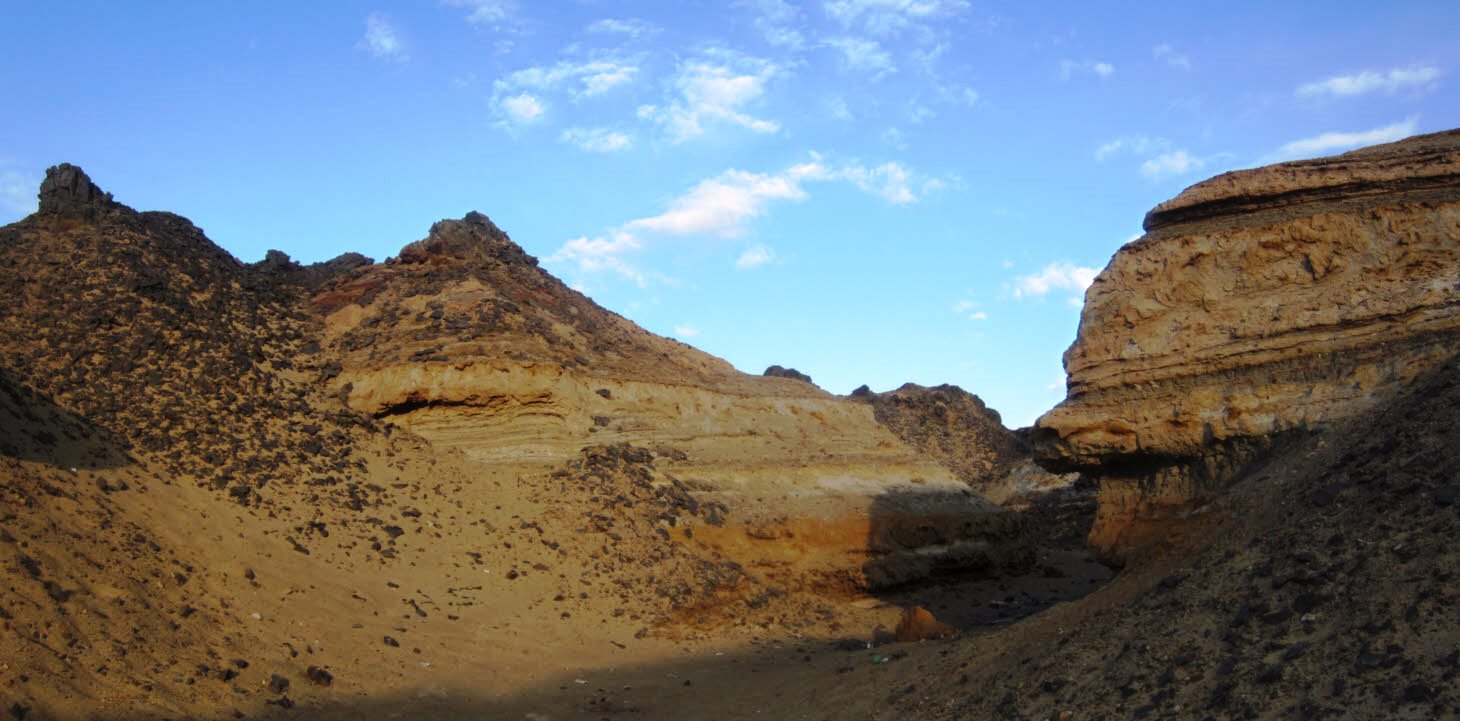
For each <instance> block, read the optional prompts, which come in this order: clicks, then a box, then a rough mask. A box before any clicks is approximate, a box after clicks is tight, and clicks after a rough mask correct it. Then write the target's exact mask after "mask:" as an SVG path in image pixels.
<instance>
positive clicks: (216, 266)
mask: <svg viewBox="0 0 1460 721" xmlns="http://www.w3.org/2000/svg"><path fill="white" fill-rule="evenodd" d="M0 327H3V328H4V329H5V331H6V334H5V338H4V340H3V341H0V432H3V436H0V519H3V523H0V574H3V576H4V578H3V580H4V582H3V583H0V623H3V624H4V628H5V631H6V633H5V634H3V635H0V660H3V661H4V663H6V664H8V666H7V667H6V668H7V669H9V670H0V698H3V699H4V700H5V702H6V705H7V706H6V707H7V708H9V707H10V705H11V704H13V705H14V709H12V710H11V714H12V715H16V714H20V715H22V716H26V717H27V718H32V719H34V718H88V717H91V716H94V715H95V714H96V713H97V712H98V711H99V710H100V709H102V708H110V709H113V710H116V711H117V712H118V713H119V714H120V715H127V716H129V717H131V716H135V717H138V718H147V717H153V716H158V717H161V716H168V717H177V716H179V715H181V716H188V717H197V716H198V715H199V714H200V712H199V711H198V710H199V709H213V710H216V709H219V708H239V709H243V710H245V711H246V712H247V713H246V715H253V714H254V713H255V712H257V711H262V710H264V709H265V708H266V704H274V705H276V706H280V707H282V706H283V705H284V704H285V702H288V703H290V704H292V703H305V702H308V701H309V699H311V698H320V699H322V698H325V697H326V696H329V695H330V694H338V693H345V694H351V693H383V692H393V691H397V690H399V691H401V692H403V693H413V691H410V689H417V688H420V687H421V686H422V685H423V684H426V685H429V684H431V683H438V682H442V683H444V682H450V683H456V684H460V685H470V686H472V687H480V688H484V689H487V691H488V692H490V693H498V692H506V691H508V690H511V689H513V688H518V687H520V686H521V684H523V683H525V680H526V679H530V678H538V679H541V678H544V677H547V676H549V675H551V674H558V673H564V672H569V673H571V672H573V671H572V670H573V669H584V668H593V667H601V666H610V665H614V664H618V663H623V662H624V661H625V660H626V659H630V658H632V659H644V658H649V657H668V656H670V655H671V654H675V653H679V652H680V650H681V649H680V647H679V646H676V645H674V644H673V642H671V641H670V640H668V639H672V638H680V637H683V636H684V635H685V633H687V631H686V629H689V628H693V629H695V631H694V632H695V633H713V634H720V635H719V636H716V638H725V637H726V636H727V635H728V636H731V637H734V636H739V635H746V634H749V635H757V634H758V635H771V636H774V635H777V634H783V635H784V634H790V633H796V634H828V633H831V632H832V629H835V628H840V629H844V631H843V632H845V630H851V629H860V630H862V631H865V632H867V633H870V629H872V628H874V627H876V626H877V625H879V624H891V623H895V621H896V613H897V611H896V609H895V608H893V609H889V610H883V609H877V608H873V607H870V606H867V605H856V606H854V605H849V604H847V603H846V600H847V598H848V596H851V595H857V594H862V593H865V592H867V591H869V590H872V589H875V588H881V587H886V586H892V585H897V584H901V583H905V582H909V581H916V580H919V579H922V578H926V577H927V576H929V575H931V574H935V573H939V572H944V571H949V572H964V571H970V572H977V573H1000V572H1003V571H1004V570H1008V569H1019V568H1022V567H1024V566H1025V565H1026V564H1028V563H1029V562H1030V560H1031V558H1030V557H1031V555H1032V550H1031V547H1030V545H1029V542H1028V540H1027V536H1026V532H1025V528H1024V526H1023V524H1022V522H1021V521H1019V520H1018V519H1017V518H1016V517H1014V516H1012V515H1011V514H1009V513H1007V512H1005V511H1003V510H1002V509H1000V508H998V507H997V506H994V505H993V504H991V503H989V502H987V501H985V500H983V499H982V498H981V497H979V496H977V495H976V494H974V493H973V492H971V491H970V489H969V488H968V485H967V484H966V483H965V482H964V480H965V479H963V478H960V477H955V475H954V474H953V473H951V472H950V471H949V470H947V469H946V468H945V467H944V466H943V465H939V464H938V463H936V462H934V461H932V460H930V459H929V458H927V457H925V456H923V455H921V454H920V453H919V452H918V451H916V450H915V449H914V448H913V447H911V446H909V445H907V444H906V443H904V442H903V441H901V440H899V439H898V438H897V437H896V436H894V435H893V434H892V433H891V432H889V431H888V430H886V429H885V428H884V427H883V426H882V425H880V424H879V423H878V422H877V421H876V419H875V418H874V417H873V412H872V409H871V408H870V406H868V405H867V404H865V403H860V402H856V401H851V400H847V399H842V398H838V397H836V396H832V395H830V394H827V393H825V392H823V391H821V390H820V389H818V388H816V387H815V386H812V385H810V384H808V383H804V382H801V381H797V380H792V379H785V378H763V377H755V376H749V375H745V374H741V373H739V372H737V371H735V370H734V369H733V368H731V367H730V366H729V365H728V364H726V363H724V362H723V361H721V360H719V359H716V358H713V357H711V356H709V355H706V354H704V353H701V352H699V351H697V350H695V349H693V348H690V347H688V346H685V345H683V344H680V343H676V342H674V341H671V340H668V339H664V338H661V337H658V336H655V335H653V334H650V333H647V332H645V331H644V330H642V329H640V328H638V327H637V326H635V325H634V324H632V323H630V322H629V321H627V320H625V319H623V318H621V317H619V316H617V315H614V314H612V313H610V312H608V311H606V310H604V309H602V308H600V307H598V306H597V305H596V304H594V303H593V302H592V301H591V300H589V299H587V298H586V297H584V296H582V295H581V294H579V293H577V292H575V291H572V290H570V289H568V288H566V287H565V286H564V285H563V284H562V283H561V282H559V281H558V280H557V279H555V278H553V277H551V276H550V275H548V274H547V273H545V272H543V271H542V270H541V269H539V268H538V267H537V265H536V262H535V261H534V260H533V259H532V258H530V257H529V256H527V255H526V254H525V253H523V252H522V251H521V249H520V248H518V247H517V246H516V245H515V244H513V243H512V242H511V241H510V240H509V239H508V238H507V236H506V235H505V234H503V233H502V232H501V231H500V230H498V229H496V228H495V227H494V226H493V225H492V224H491V223H490V221H488V220H487V219H486V218H485V217H484V216H481V215H479V214H470V215H468V216H466V217H465V218H464V219H462V220H456V221H443V222H441V223H438V224H436V225H435V226H434V227H433V228H432V231H431V233H430V235H429V236H428V237H427V238H426V239H425V240H423V241H420V242H417V243H413V244H411V245H408V246H406V248H405V249H403V250H402V252H401V254H400V256H399V257H398V258H395V259H392V260H389V261H386V262H383V263H378V264H377V263H372V262H370V261H369V260H368V259H366V258H363V257H361V256H357V255H346V256H341V257H340V258H338V259H336V260H334V261H330V262H328V263H321V264H316V265H312V266H301V265H299V264H296V263H293V262H291V261H289V260H288V258H287V256H285V255H283V254H282V253H278V252H271V253H270V254H269V256H268V257H267V258H265V260H263V261H261V262H259V263H254V264H245V263H241V262H239V261H238V260H236V259H235V258H233V257H232V256H231V255H229V254H228V253H227V252H226V251H224V250H222V249H220V248H219V247H217V246H216V245H214V244H213V243H212V242H211V241H210V240H209V239H208V238H207V237H206V236H205V235H204V234H203V233H202V231H200V230H199V229H198V228H197V227H196V226H194V225H193V224H192V223H191V222H189V221H188V220H186V219H185V218H182V217H180V216H177V215H173V214H170V213H163V212H137V211H134V210H132V209H131V208H128V207H126V206H124V205H121V204H120V203H118V202H116V201H115V200H114V199H113V198H112V196H111V195H109V194H107V193H105V192H103V191H102V190H100V189H99V188H98V187H97V186H96V185H95V184H94V183H92V181H91V180H90V179H89V178H88V177H87V176H86V175H85V173H83V172H81V170H80V169H78V168H75V167H73V166H68V165H62V166H57V167H55V168H52V169H51V171H50V172H49V173H48V174H47V178H46V180H45V183H44V184H43V186H42V188H41V203H40V208H39V210H38V212H37V213H35V214H33V215H31V216H29V217H27V218H25V219H23V220H21V221H19V222H17V223H14V224H12V225H9V226H6V227H4V228H0ZM889 613H890V614H893V615H892V616H891V617H890V618H889V617H888V614H889ZM570 619H571V620H570ZM854 632H856V631H854ZM610 641H611V642H612V643H610ZM502 657H507V658H514V659H528V660H523V661H518V662H514V663H512V664H501V663H497V662H496V661H494V659H500V658H502ZM423 662H425V663H423ZM431 664H434V665H431ZM427 668H430V669H432V670H431V671H429V672H428V671H425V670H424V669H427ZM16 669H23V671H22V672H20V673H19V674H18V675H17V674H16V673H15V670H16ZM443 669H444V670H443ZM565 669H567V671H565ZM320 671H324V672H327V673H326V675H321V673H320ZM427 673H430V674H444V675H443V676H441V677H440V678H437V677H434V676H433V677H432V678H426V676H425V675H424V674H427ZM274 676H279V677H280V678H281V679H283V681H287V682H288V684H292V685H288V684H284V683H282V682H276V681H275V680H274V678H273V677H274ZM441 678H444V679H446V681H440V679H441ZM331 679H333V681H331ZM433 679H434V680H433ZM331 683H332V685H329V684H331ZM15 709H18V710H15ZM209 713H212V712H211V711H210V712H209Z"/></svg>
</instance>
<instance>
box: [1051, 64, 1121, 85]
mask: <svg viewBox="0 0 1460 721" xmlns="http://www.w3.org/2000/svg"><path fill="white" fill-rule="evenodd" d="M1087 73H1088V74H1091V75H1095V76H1098V77H1100V78H1101V79H1104V78H1108V77H1110V76H1111V75H1114V74H1115V66H1114V65H1111V64H1110V63H1107V62H1104V61H1098V60H1079V61H1077V60H1061V61H1060V79H1061V80H1069V79H1070V78H1071V77H1074V76H1075V75H1084V74H1087Z"/></svg>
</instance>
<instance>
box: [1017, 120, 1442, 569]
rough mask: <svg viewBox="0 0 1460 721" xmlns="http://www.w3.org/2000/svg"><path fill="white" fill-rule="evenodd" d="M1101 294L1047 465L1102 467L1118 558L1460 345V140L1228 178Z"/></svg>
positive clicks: (1167, 214) (1185, 198) (1196, 190)
mask: <svg viewBox="0 0 1460 721" xmlns="http://www.w3.org/2000/svg"><path fill="white" fill-rule="evenodd" d="M1145 225H1146V231H1147V232H1146V235H1144V236H1143V237H1141V238H1139V239H1137V240H1135V241H1132V242H1131V243H1130V244H1128V245H1126V246H1125V247H1124V248H1122V249H1121V250H1120V252H1118V253H1117V254H1116V255H1115V257H1114V258H1113V259H1112V260H1111V262H1110V265H1109V266H1107V267H1106V268H1105V270H1104V271H1102V272H1101V273H1100V275H1099V276H1098V277H1097V278H1096V279H1095V282H1094V284H1093V285H1092V286H1091V287H1090V290H1089V291H1088V293H1087V295H1086V302H1085V309H1084V312H1083V314H1082V315H1081V320H1080V328H1079V334H1078V337H1077V338H1076V340H1075V343H1074V345H1072V346H1071V347H1070V349H1069V351H1068V352H1066V354H1065V366H1066V369H1067V370H1068V372H1069V376H1070V379H1069V397H1068V398H1067V399H1066V400H1065V401H1064V402H1063V403H1061V404H1060V405H1059V406H1057V407H1056V408H1055V409H1054V410H1052V411H1050V412H1049V413H1047V414H1046V415H1045V416H1044V417H1042V418H1041V419H1039V421H1038V423H1037V424H1036V427H1035V430H1034V433H1033V443H1034V447H1035V451H1036V454H1037V455H1039V456H1040V457H1041V462H1042V463H1044V464H1045V465H1047V466H1048V467H1050V468H1052V469H1055V470H1059V471H1069V470H1084V471H1090V472H1098V474H1099V475H1100V476H1101V479H1102V480H1101V503H1100V511H1099V518H1098V520H1097V522H1096V527H1095V529H1094V531H1093V533H1092V536H1091V539H1092V541H1093V542H1094V543H1095V544H1096V545H1097V546H1098V547H1100V548H1102V549H1104V551H1105V552H1106V553H1107V554H1108V555H1109V556H1110V557H1111V558H1119V557H1120V556H1122V555H1124V553H1125V552H1126V550H1128V549H1129V547H1131V546H1133V545H1138V544H1139V543H1140V542H1141V541H1142V539H1144V538H1147V537H1150V536H1152V535H1160V534H1161V533H1163V532H1164V529H1166V528H1168V527H1169V526H1170V525H1171V523H1172V522H1179V521H1180V519H1182V518H1184V517H1185V516H1187V515H1188V514H1190V513H1191V512H1193V511H1194V510H1197V509H1200V508H1201V507H1202V506H1203V505H1204V504H1206V503H1208V502H1209V501H1211V500H1212V499H1213V498H1215V497H1216V496H1218V495H1220V493H1221V492H1222V489H1223V488H1224V487H1225V486H1226V484H1227V482H1228V481H1229V480H1230V479H1231V478H1233V477H1234V476H1235V475H1236V474H1237V473H1238V472H1239V471H1240V470H1241V469H1242V468H1243V467H1244V466H1246V465H1247V464H1248V463H1249V462H1251V461H1252V460H1253V459H1255V458H1257V457H1258V456H1260V455H1261V454H1262V453H1263V452H1264V451H1265V449H1267V448H1268V447H1270V446H1271V445H1272V444H1273V443H1274V442H1275V441H1276V440H1277V439H1279V438H1281V437H1282V436H1284V435H1286V434H1290V433H1301V432H1305V431H1311V430H1314V429H1317V428H1322V427H1324V426H1326V425H1327V424H1330V423H1332V422H1335V421H1338V420H1342V419H1346V418H1351V417H1354V416H1355V415H1357V414H1360V413H1364V412H1366V411H1368V410H1370V409H1372V408H1374V407H1375V405H1376V404H1377V403H1379V402H1382V401H1383V400H1385V399H1387V398H1389V397H1391V396H1392V394H1393V393H1394V392H1395V391H1396V390H1398V389H1401V388H1403V387H1405V386H1406V385H1407V384H1408V383H1409V382H1411V381H1412V380H1414V379H1415V378H1417V377H1419V376H1420V375H1422V374H1424V373H1425V372H1427V371H1428V370H1430V369H1432V368H1434V367H1436V366H1437V365H1438V364H1440V363H1442V362H1444V361H1445V360H1446V359H1448V358H1449V357H1450V355H1451V354H1452V353H1453V351H1454V348H1455V347H1456V346H1455V344H1456V339H1457V335H1460V261H1457V256H1456V253H1455V249H1456V247H1457V239H1460V133H1457V132H1455V131H1450V132H1446V133H1437V134H1434V135H1426V136H1420V137H1416V138H1411V139H1409V140H1405V141H1402V142H1399V143H1393V144H1389V145H1382V146H1376V147H1373V148H1368V149H1365V150H1360V151H1355V152H1352V153H1347V154H1344V155H1339V156H1334V157H1331V158H1321V159H1318V160H1309V161H1300V162H1294V163H1284V164H1281V165H1275V166H1270V167H1266V168H1259V169H1256V170H1243V171H1236V172H1232V173H1226V174H1224V175H1221V176H1218V177H1216V178H1213V179H1211V180H1208V181H1206V182H1203V183H1199V184H1197V185H1195V186H1193V187H1191V188H1189V189H1187V190H1186V191H1185V192H1183V193H1182V194H1181V195H1179V196H1177V197H1176V198H1174V199H1172V200H1170V201H1167V202H1165V203H1162V204H1161V205H1160V206H1158V207H1157V208H1156V209H1155V210H1153V211H1151V213H1150V214H1149V215H1148V216H1147V217H1146V224H1145Z"/></svg>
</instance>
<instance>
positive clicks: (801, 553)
mask: <svg viewBox="0 0 1460 721" xmlns="http://www.w3.org/2000/svg"><path fill="white" fill-rule="evenodd" d="M313 299H314V303H315V307H316V310H317V312H318V313H319V315H320V317H321V318H322V320H323V329H324V330H323V335H322V338H321V342H322V344H323V347H324V348H325V350H326V351H328V352H329V354H330V355H331V356H332V357H336V358H338V359H339V361H338V366H337V367H335V368H333V369H331V371H332V372H331V373H330V378H329V381H328V382H329V383H330V384H331V387H332V388H333V389H335V390H336V392H337V393H338V394H339V396H340V398H342V399H344V400H345V402H346V403H347V404H348V405H349V406H350V407H351V408H353V409H355V410H356V411H358V412H361V413H363V414H366V415H369V416H372V417H374V418H376V419H379V420H381V421H383V422H389V423H392V424H395V425H398V426H402V427H405V428H408V429H410V430H411V431H413V432H415V433H418V434H420V435H421V436H423V437H425V438H427V439H429V440H430V441H431V442H432V443H433V444H434V445H435V446H437V447H438V448H443V449H453V450H456V451H459V452H460V453H462V454H463V455H465V456H466V457H467V458H469V459H471V460H473V461H475V462H478V463H483V464H488V465H491V466H493V467H522V468H524V469H532V468H553V467H558V466H560V465H561V464H564V463H570V462H573V461H575V459H578V458H579V457H580V454H581V453H582V451H583V449H584V448H585V447H588V446H600V445H618V444H627V445H629V446H633V447H639V448H647V449H651V450H653V451H654V452H655V457H656V460H655V468H656V469H658V470H659V471H662V472H664V473H667V474H669V475H670V476H672V477H674V478H675V479H677V480H678V481H680V482H682V483H683V484H684V485H685V488H686V489H688V493H690V494H691V495H692V496H693V497H694V498H695V500H696V502H697V503H700V504H707V505H709V506H713V507H716V508H720V509H723V512H722V513H720V514H718V516H717V519H716V520H717V521H718V523H716V524H714V525H713V526H712V527H702V528H697V529H695V530H694V531H693V534H692V538H693V543H694V544H696V545H697V546H699V545H709V546H712V547H714V548H715V549H717V551H718V552H720V553H722V554H724V555H725V556H726V557H728V558H731V559H734V560H735V561H736V562H737V563H740V564H742V565H743V566H744V567H746V568H748V569H751V570H752V571H756V572H758V573H761V574H762V575H765V576H766V577H771V578H775V579H777V582H778V583H781V584H783V585H784V586H786V587H789V588H799V587H816V588H824V589H828V590H833V591H838V592H841V591H847V592H851V591H856V590H859V589H867V588H874V587H881V586H887V585H896V584H897V583H905V582H912V581H917V580H920V579H921V578H923V577H926V576H927V575H930V574H934V573H940V572H943V571H949V572H965V571H971V572H988V573H1001V572H1004V571H1007V570H1018V569H1021V568H1023V567H1026V566H1027V565H1028V564H1029V563H1030V561H1031V560H1032V550H1031V548H1032V547H1031V546H1030V545H1029V543H1028V540H1027V537H1026V534H1025V533H1024V529H1023V527H1022V525H1021V524H1020V522H1018V521H1017V519H1014V518H1013V517H1012V516H1011V514H1009V513H1008V512H1007V511H1004V510H1003V509H1001V508H999V507H998V506H996V505H994V504H993V503H991V502H989V501H988V500H986V499H984V498H983V497H981V496H980V495H978V494H977V493H976V492H975V491H974V490H973V489H971V488H970V487H969V485H968V483H967V482H965V479H963V478H959V477H957V476H956V475H955V474H954V473H952V472H950V470H949V469H948V468H947V467H945V466H944V465H943V464H940V463H939V462H938V461H937V459H936V458H935V457H931V456H929V455H927V454H925V453H923V452H920V450H919V449H918V448H916V447H914V446H912V445H909V444H908V443H906V442H904V441H903V440H902V439H900V438H898V437H897V436H896V435H895V434H894V433H892V432H890V431H889V430H888V429H887V428H885V427H883V425H882V424H880V423H879V422H878V421H877V419H876V418H874V414H873V409H872V408H871V407H870V406H869V405H867V404H865V403H862V402H859V401H854V400H849V399H846V398H841V397H838V396H834V395H832V394H830V393H827V392H825V391H823V390H821V389H820V388H818V387H816V386H815V385H813V384H811V383H810V382H808V381H809V378H806V377H804V376H802V375H801V374H799V373H795V372H794V371H790V372H789V373H795V375H790V374H789V373H788V372H787V371H786V370H785V369H781V372H780V373H772V374H770V375H766V376H754V375H749V374H745V373H741V372H739V371H737V370H736V369H734V368H733V367H731V366H730V365H729V364H728V363H726V362H725V361H723V360H721V359H719V358H716V357H714V356H711V355H709V354H707V353H703V352H701V351H699V350H697V349H695V348H692V347H690V346H688V345H685V344H683V343H680V342H677V341H674V340H671V339H668V338H663V337H660V336H657V335H654V334H652V333H649V332H647V331H645V330H644V329H642V328H640V327H639V326H637V325H635V324H634V323H632V322H630V321H629V320H627V319H625V318H623V317H621V316H618V315H616V314H614V313H611V312H609V311H607V310H605V309H603V308H602V307H600V306H598V305H597V304H596V303H594V302H593V301H592V300H590V299H588V298H587V297H585V296H584V295H582V294H581V293H579V292H577V291H575V290H572V289H570V288H568V287H567V286H565V285H564V284H563V283H562V282H560V281H559V280H558V279H557V278H554V277H553V276H551V275H550V274H548V273H547V272H545V271H543V270H542V269H541V268H539V267H538V266H537V261H536V260H535V259H534V258H532V257H531V256H529V255H527V254H526V253H524V252H523V251H522V249H521V248H519V247H518V246H517V245H516V244H515V243H513V242H512V241H511V240H510V239H509V238H508V237H507V235H506V234H505V233H503V232H502V231H501V230H500V229H498V228H497V227H496V226H495V225H494V224H492V222H491V221H490V220H489V219H487V218H486V216H483V215H481V214H478V213H472V214H469V215H467V216H466V217H465V218H463V219H461V220H445V221H441V222H439V223H436V224H435V225H434V226H432V228H431V231H430V234H429V235H428V236H427V237H426V238H425V239H423V240H420V241H417V242H415V243H411V244H410V245H407V246H406V247H405V248H404V249H403V250H402V251H401V253H400V256H399V257H398V258H395V259H391V260H388V261H386V262H384V263H380V264H374V265H364V266H360V267H357V268H354V269H352V270H350V271H348V272H344V273H341V274H339V275H338V276H336V277H333V278H331V280H330V281H329V282H327V283H325V284H323V285H321V286H320V287H318V288H317V289H316V290H315V292H314V295H313ZM990 452H992V451H990ZM930 499H931V501H930ZM932 501H936V502H932ZM671 535H673V534H671ZM681 540H685V539H681Z"/></svg>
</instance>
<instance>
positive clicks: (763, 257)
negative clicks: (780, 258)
mask: <svg viewBox="0 0 1460 721" xmlns="http://www.w3.org/2000/svg"><path fill="white" fill-rule="evenodd" d="M775 259H776V254H775V252H774V251H772V250H771V249H770V248H767V247H766V246H764V245H757V246H754V247H751V248H746V249H745V252H743V253H741V254H740V258H738V259H737V260H736V261H735V267H736V268H738V269H740V270H750V269H751V268H759V267H760V266H762V265H765V264H766V263H769V262H771V261H772V260H775Z"/></svg>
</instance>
